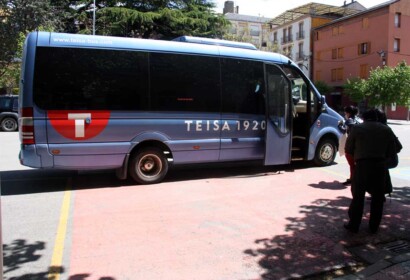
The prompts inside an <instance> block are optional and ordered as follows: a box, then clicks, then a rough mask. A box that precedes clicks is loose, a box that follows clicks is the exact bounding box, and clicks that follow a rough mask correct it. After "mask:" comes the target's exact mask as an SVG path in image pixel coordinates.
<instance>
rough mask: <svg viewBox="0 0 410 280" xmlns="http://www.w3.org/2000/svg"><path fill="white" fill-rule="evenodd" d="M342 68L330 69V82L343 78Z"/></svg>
mask: <svg viewBox="0 0 410 280" xmlns="http://www.w3.org/2000/svg"><path fill="white" fill-rule="evenodd" d="M343 72H344V70H343V68H335V69H332V70H331V80H332V82H336V81H342V80H343Z"/></svg>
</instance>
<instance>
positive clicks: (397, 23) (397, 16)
mask: <svg viewBox="0 0 410 280" xmlns="http://www.w3.org/2000/svg"><path fill="white" fill-rule="evenodd" d="M394 26H395V27H400V26H401V13H396V14H395V15H394Z"/></svg>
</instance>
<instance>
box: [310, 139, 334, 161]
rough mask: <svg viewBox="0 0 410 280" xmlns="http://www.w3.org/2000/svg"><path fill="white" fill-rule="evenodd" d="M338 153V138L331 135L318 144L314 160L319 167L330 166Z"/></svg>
mask: <svg viewBox="0 0 410 280" xmlns="http://www.w3.org/2000/svg"><path fill="white" fill-rule="evenodd" d="M337 151H338V140H337V137H336V136H334V135H331V134H327V135H324V136H323V137H322V138H321V139H320V141H319V142H318V144H317V146H316V150H315V157H314V159H313V161H314V163H315V165H317V166H328V165H331V164H332V163H333V161H334V160H335V157H336V153H337Z"/></svg>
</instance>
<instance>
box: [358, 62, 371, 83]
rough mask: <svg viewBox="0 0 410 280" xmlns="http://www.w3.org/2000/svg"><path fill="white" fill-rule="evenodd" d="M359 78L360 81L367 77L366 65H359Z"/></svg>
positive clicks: (367, 67) (367, 69)
mask: <svg viewBox="0 0 410 280" xmlns="http://www.w3.org/2000/svg"><path fill="white" fill-rule="evenodd" d="M359 77H360V78H361V79H367V78H368V77H369V65H368V64H362V65H360V73H359Z"/></svg>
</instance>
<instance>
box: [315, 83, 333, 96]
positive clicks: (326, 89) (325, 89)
mask: <svg viewBox="0 0 410 280" xmlns="http://www.w3.org/2000/svg"><path fill="white" fill-rule="evenodd" d="M315 87H316V89H317V90H318V91H319V93H320V94H322V95H327V94H329V93H331V92H332V90H333V87H331V86H329V85H328V84H326V83H325V82H324V81H316V82H315Z"/></svg>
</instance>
